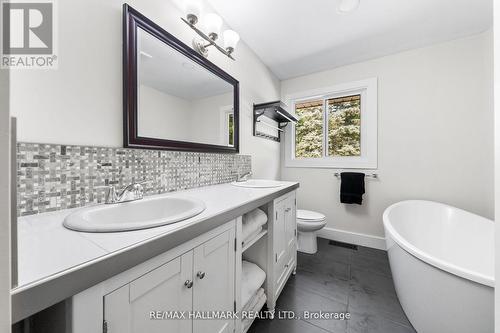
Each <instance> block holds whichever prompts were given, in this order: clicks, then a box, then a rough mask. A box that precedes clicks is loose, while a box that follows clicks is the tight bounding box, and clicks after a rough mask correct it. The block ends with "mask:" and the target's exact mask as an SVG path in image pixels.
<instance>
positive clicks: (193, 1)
mask: <svg viewBox="0 0 500 333" xmlns="http://www.w3.org/2000/svg"><path fill="white" fill-rule="evenodd" d="M185 6H186V9H185V11H186V18H187V20H188V22H189V23H191V24H196V23H197V22H198V19H199V18H200V15H201V10H202V5H201V2H200V1H198V0H187V1H186V2H185Z"/></svg>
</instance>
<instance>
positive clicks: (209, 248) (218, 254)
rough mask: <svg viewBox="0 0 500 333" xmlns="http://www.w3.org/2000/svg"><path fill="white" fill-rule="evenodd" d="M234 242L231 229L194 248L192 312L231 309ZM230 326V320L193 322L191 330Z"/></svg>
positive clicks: (208, 332) (223, 330) (212, 332)
mask: <svg viewBox="0 0 500 333" xmlns="http://www.w3.org/2000/svg"><path fill="white" fill-rule="evenodd" d="M235 244H236V243H235V233H234V229H231V230H228V231H226V232H224V233H222V234H220V235H218V236H216V237H214V238H212V239H211V240H209V241H207V242H206V243H204V244H202V245H200V246H198V247H197V248H195V249H194V266H193V267H194V271H193V274H194V288H193V310H194V313H199V312H206V313H207V312H212V311H217V312H219V311H221V312H222V311H224V312H232V311H234V306H235V303H234V302H235V290H234V272H235ZM233 328H234V320H233V319H220V320H219V319H217V320H212V319H209V320H204V319H195V320H194V321H193V332H194V333H229V332H233Z"/></svg>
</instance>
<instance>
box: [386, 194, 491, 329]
mask: <svg viewBox="0 0 500 333" xmlns="http://www.w3.org/2000/svg"><path fill="white" fill-rule="evenodd" d="M383 219H384V228H385V236H386V242H387V250H388V254H389V262H390V265H391V271H392V276H393V279H394V284H395V287H396V292H397V295H398V298H399V301H400V302H401V305H402V307H403V310H404V311H405V313H406V315H407V317H408V319H409V320H410V322H411V323H412V325H413V327H414V328H415V329H416V330H417V332H419V333H492V332H493V331H494V314H493V312H494V292H493V287H494V282H495V279H494V273H493V272H494V225H493V221H491V220H488V219H486V218H483V217H481V216H478V215H475V214H472V213H469V212H466V211H464V210H461V209H458V208H455V207H451V206H448V205H445V204H441V203H437V202H432V201H421V200H409V201H402V202H399V203H396V204H394V205H392V206H390V207H389V208H387V209H386V210H385V212H384V217H383Z"/></svg>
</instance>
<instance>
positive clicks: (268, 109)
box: [253, 101, 298, 123]
mask: <svg viewBox="0 0 500 333" xmlns="http://www.w3.org/2000/svg"><path fill="white" fill-rule="evenodd" d="M286 108H287V106H286V105H285V103H283V102H281V101H275V102H269V103H261V104H254V105H253V111H254V113H255V114H257V115H258V116H262V115H263V116H266V117H268V118H269V119H272V120H274V121H277V122H278V123H288V122H290V121H292V122H296V121H298V119H297V118H295V117H294V116H293V115H291V114H290V113H289V112H288V111H287V110H286Z"/></svg>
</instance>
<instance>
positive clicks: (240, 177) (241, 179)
mask: <svg viewBox="0 0 500 333" xmlns="http://www.w3.org/2000/svg"><path fill="white" fill-rule="evenodd" d="M251 175H252V171H249V172H245V173H244V174H242V175H240V174H239V173H238V178H237V179H236V181H237V182H239V183H241V182H246V181H247V180H248V178H250V176H251Z"/></svg>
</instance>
